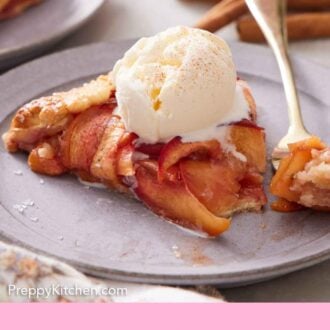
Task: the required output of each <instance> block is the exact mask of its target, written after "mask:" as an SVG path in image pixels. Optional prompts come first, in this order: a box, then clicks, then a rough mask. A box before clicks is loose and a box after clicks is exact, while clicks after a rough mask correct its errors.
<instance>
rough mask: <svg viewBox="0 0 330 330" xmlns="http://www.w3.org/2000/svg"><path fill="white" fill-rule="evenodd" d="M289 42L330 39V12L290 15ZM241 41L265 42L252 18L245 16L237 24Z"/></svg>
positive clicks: (288, 17) (288, 24) (288, 23)
mask: <svg viewBox="0 0 330 330" xmlns="http://www.w3.org/2000/svg"><path fill="white" fill-rule="evenodd" d="M286 23H287V28H288V37H289V40H302V39H314V38H325V37H330V12H318V13H316V12H313V13H299V14H290V15H288V16H287V17H286ZM237 31H238V33H239V37H240V40H242V41H246V42H255V43H261V42H265V38H264V35H263V33H262V32H261V30H260V28H259V26H258V24H257V23H256V21H255V20H254V19H253V17H252V16H244V17H242V18H240V19H239V20H238V22H237Z"/></svg>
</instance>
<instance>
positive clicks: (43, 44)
mask: <svg viewBox="0 0 330 330" xmlns="http://www.w3.org/2000/svg"><path fill="white" fill-rule="evenodd" d="M78 1H80V0H78ZM45 3H46V2H45ZM90 3H91V6H90V11H89V12H88V13H87V14H86V15H85V16H84V17H83V18H80V19H78V20H76V21H75V22H72V23H71V24H70V26H68V27H67V28H66V29H64V30H61V31H58V32H57V33H56V32H55V33H53V34H52V35H51V36H47V37H44V38H39V39H35V40H34V41H33V42H31V43H30V44H26V45H23V46H16V47H10V48H4V49H0V65H1V67H4V68H6V67H8V66H9V67H10V66H11V65H6V61H8V60H9V59H10V58H12V57H18V58H19V57H23V56H28V54H29V53H32V52H33V51H37V50H40V52H41V51H43V50H45V49H46V48H48V47H50V46H51V45H54V44H56V43H57V42H59V41H60V40H62V39H63V38H65V37H66V36H68V35H70V34H72V33H73V32H75V31H76V30H77V29H79V28H80V27H81V26H83V25H84V24H85V23H86V22H87V21H88V20H89V19H91V18H92V17H93V16H94V15H95V14H96V13H97V12H98V10H99V9H100V8H101V7H102V6H103V5H104V3H105V0H94V1H92V2H90ZM41 5H42V4H41ZM32 9H33V8H32ZM15 19H19V17H15ZM30 58H31V57H30Z"/></svg>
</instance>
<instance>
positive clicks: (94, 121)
mask: <svg viewBox="0 0 330 330" xmlns="http://www.w3.org/2000/svg"><path fill="white" fill-rule="evenodd" d="M111 117H112V109H111V108H109V107H108V106H103V107H97V108H91V109H89V110H87V111H86V112H84V113H81V114H79V115H78V116H76V117H75V119H74V120H73V121H72V122H71V124H70V125H69V127H68V128H67V129H66V130H65V131H64V134H63V136H62V139H61V140H62V143H61V155H62V160H63V164H64V165H65V167H67V168H69V169H71V170H84V171H86V172H89V171H90V167H91V164H92V161H93V158H94V155H95V153H96V151H97V150H98V147H99V144H100V143H101V140H102V137H103V133H104V132H105V129H106V127H107V126H108V123H109V121H110V119H111Z"/></svg>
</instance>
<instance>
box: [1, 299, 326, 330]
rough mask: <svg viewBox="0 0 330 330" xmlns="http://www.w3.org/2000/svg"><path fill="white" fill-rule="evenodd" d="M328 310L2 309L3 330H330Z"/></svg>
mask: <svg viewBox="0 0 330 330" xmlns="http://www.w3.org/2000/svg"><path fill="white" fill-rule="evenodd" d="M329 308H330V306H329V304H25V305H23V304H0V317H1V326H0V328H1V329H35V330H38V329H42V330H45V329H47V330H53V329H56V330H61V329H72V330H74V329H79V330H81V329H88V330H94V329H97V330H102V329H116V330H117V329H120V330H121V329H140V328H141V329H143V330H147V329H152V330H162V329H166V330H172V329H173V330H176V329H180V330H181V329H182V330H185V329H189V330H192V329H198V330H203V329H226V330H227V329H236V328H237V329H240V330H245V329H253V330H257V329H262V330H265V329H266V330H272V329H276V330H286V329H290V330H294V329H298V327H299V330H303V329H308V330H311V329H317V330H322V329H329V322H328V320H327V318H328V312H329Z"/></svg>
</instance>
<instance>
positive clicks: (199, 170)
mask: <svg viewBox="0 0 330 330" xmlns="http://www.w3.org/2000/svg"><path fill="white" fill-rule="evenodd" d="M228 157H229V158H228ZM180 169H181V175H182V178H183V181H184V182H185V184H186V186H187V188H188V189H189V191H190V192H191V193H192V194H193V195H194V196H196V198H197V199H198V200H199V201H200V202H201V203H202V204H203V205H205V206H206V207H207V209H208V210H209V211H211V212H212V213H213V214H216V215H219V216H224V217H227V216H230V215H231V214H232V213H233V212H236V211H240V210H242V209H249V208H251V209H259V210H260V209H261V208H262V206H263V205H264V204H265V203H266V201H267V200H266V196H265V194H264V192H263V189H262V176H261V175H260V174H258V173H254V172H252V173H250V172H249V169H248V167H247V165H246V163H244V162H241V161H239V160H237V159H235V157H233V156H232V157H231V156H229V155H226V157H224V158H223V159H221V160H182V161H180Z"/></svg>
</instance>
